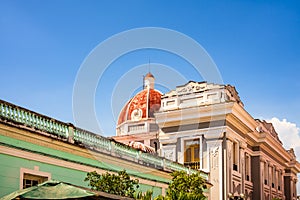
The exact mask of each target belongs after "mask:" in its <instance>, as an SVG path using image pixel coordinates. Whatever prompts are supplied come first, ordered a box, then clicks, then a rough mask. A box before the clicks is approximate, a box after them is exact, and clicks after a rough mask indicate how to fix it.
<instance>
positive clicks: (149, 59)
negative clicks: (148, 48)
mask: <svg viewBox="0 0 300 200" xmlns="http://www.w3.org/2000/svg"><path fill="white" fill-rule="evenodd" d="M148 72H149V73H150V58H149V62H148Z"/></svg>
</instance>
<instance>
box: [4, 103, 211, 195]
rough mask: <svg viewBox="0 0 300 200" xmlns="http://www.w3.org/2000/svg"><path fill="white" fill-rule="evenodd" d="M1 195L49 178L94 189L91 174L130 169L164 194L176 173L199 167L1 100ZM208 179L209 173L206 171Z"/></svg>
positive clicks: (148, 186)
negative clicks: (90, 181)
mask: <svg viewBox="0 0 300 200" xmlns="http://www.w3.org/2000/svg"><path fill="white" fill-rule="evenodd" d="M0 161H1V162H0V197H3V196H5V195H7V194H9V193H11V192H14V191H16V190H19V189H22V188H27V187H30V186H33V185H36V184H39V183H42V182H44V181H46V180H49V179H55V180H60V181H63V182H67V183H71V184H73V185H77V186H83V187H88V183H87V182H84V178H85V177H86V174H87V172H91V171H97V172H98V173H104V172H110V173H116V172H118V171H120V170H123V169H125V170H126V171H127V172H128V174H129V175H130V176H131V177H132V178H134V179H138V180H139V185H140V190H142V191H146V190H149V189H150V190H152V191H153V196H157V195H159V194H164V193H165V189H166V188H167V187H168V184H169V182H170V180H171V176H170V172H172V171H174V170H185V171H186V172H189V173H192V172H193V170H192V169H189V168H187V167H185V166H183V165H181V164H178V163H175V162H172V161H170V160H167V159H164V158H161V157H158V156H156V155H153V154H149V153H144V152H142V151H139V150H136V149H133V148H130V147H128V146H127V145H124V144H121V143H118V142H116V141H114V140H111V139H108V138H105V137H101V136H99V135H97V134H94V133H91V132H88V131H86V130H82V129H80V128H78V127H75V126H74V125H72V124H70V123H64V122H61V121H58V120H56V119H53V118H50V117H47V116H44V115H41V114H39V113H36V112H33V111H30V110H28V109H25V108H21V107H19V106H16V105H13V104H11V103H8V102H5V101H2V100H0ZM202 176H203V178H205V179H206V180H208V175H207V174H205V173H202Z"/></svg>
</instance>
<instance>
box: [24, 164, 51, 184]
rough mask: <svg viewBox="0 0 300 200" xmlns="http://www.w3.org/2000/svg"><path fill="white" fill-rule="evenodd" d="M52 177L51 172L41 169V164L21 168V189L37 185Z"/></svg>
mask: <svg viewBox="0 0 300 200" xmlns="http://www.w3.org/2000/svg"><path fill="white" fill-rule="evenodd" d="M50 179H51V174H50V173H48V172H42V171H39V166H34V169H27V168H20V189H24V188H28V187H31V186H35V185H38V184H41V183H43V182H45V181H47V180H50Z"/></svg>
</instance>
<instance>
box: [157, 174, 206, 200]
mask: <svg viewBox="0 0 300 200" xmlns="http://www.w3.org/2000/svg"><path fill="white" fill-rule="evenodd" d="M171 175H172V176H173V178H172V182H171V184H170V185H169V188H168V190H167V194H166V196H165V197H163V196H161V195H160V196H158V197H157V198H156V200H204V199H206V197H205V196H204V194H203V190H204V189H206V185H205V180H204V179H203V178H202V177H201V175H200V172H198V173H193V174H191V175H189V174H187V173H186V172H184V171H175V172H173V173H172V174H171Z"/></svg>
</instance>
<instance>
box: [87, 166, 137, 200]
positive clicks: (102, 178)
mask: <svg viewBox="0 0 300 200" xmlns="http://www.w3.org/2000/svg"><path fill="white" fill-rule="evenodd" d="M84 181H89V186H91V188H92V189H93V190H98V191H102V192H106V193H110V194H116V195H120V196H126V197H132V198H133V197H134V193H135V190H136V188H138V187H139V186H138V183H139V181H138V180H137V179H135V180H131V179H130V176H129V175H128V174H127V172H126V170H123V171H119V172H118V174H109V173H108V172H106V173H104V174H98V173H97V172H96V171H94V172H89V173H87V176H86V177H85V179H84Z"/></svg>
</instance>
